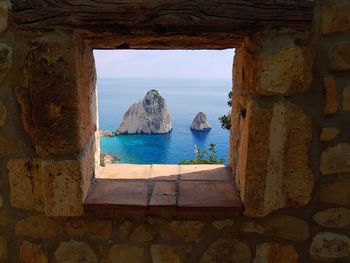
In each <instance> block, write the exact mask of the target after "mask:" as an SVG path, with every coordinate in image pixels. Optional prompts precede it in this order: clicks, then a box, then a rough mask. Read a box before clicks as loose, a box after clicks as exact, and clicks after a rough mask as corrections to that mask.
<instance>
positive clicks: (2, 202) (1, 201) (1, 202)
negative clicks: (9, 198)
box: [0, 195, 4, 208]
mask: <svg viewBox="0 0 350 263" xmlns="http://www.w3.org/2000/svg"><path fill="white" fill-rule="evenodd" d="M3 206H4V198H3V197H2V195H0V208H2V207H3Z"/></svg>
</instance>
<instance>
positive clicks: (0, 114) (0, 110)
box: [0, 100, 7, 128]
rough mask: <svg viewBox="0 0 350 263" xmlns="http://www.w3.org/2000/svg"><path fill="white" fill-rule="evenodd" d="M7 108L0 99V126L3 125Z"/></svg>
mask: <svg viewBox="0 0 350 263" xmlns="http://www.w3.org/2000/svg"><path fill="white" fill-rule="evenodd" d="M6 116H7V110H6V107H5V104H4V103H3V101H2V100H0V128H1V127H3V126H4V125H5V121H6Z"/></svg>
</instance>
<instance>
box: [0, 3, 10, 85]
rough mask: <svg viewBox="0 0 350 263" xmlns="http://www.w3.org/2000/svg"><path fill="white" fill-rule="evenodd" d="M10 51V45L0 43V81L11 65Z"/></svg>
mask: <svg viewBox="0 0 350 263" xmlns="http://www.w3.org/2000/svg"><path fill="white" fill-rule="evenodd" d="M0 32H1V3H0ZM12 53H13V50H12V48H11V47H9V46H7V44H6V43H0V83H1V82H3V80H4V79H5V78H6V76H7V74H8V70H9V69H10V67H11V65H12Z"/></svg>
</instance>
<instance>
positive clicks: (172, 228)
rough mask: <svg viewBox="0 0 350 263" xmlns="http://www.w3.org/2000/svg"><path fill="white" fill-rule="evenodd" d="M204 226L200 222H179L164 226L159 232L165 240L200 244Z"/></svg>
mask: <svg viewBox="0 0 350 263" xmlns="http://www.w3.org/2000/svg"><path fill="white" fill-rule="evenodd" d="M203 226H204V224H203V223H202V222H200V221H185V220H177V221H172V222H169V223H168V224H164V225H162V226H161V227H160V229H159V232H160V235H161V236H162V238H164V239H165V240H169V241H186V242H199V241H200V239H201V236H200V232H201V230H202V228H203Z"/></svg>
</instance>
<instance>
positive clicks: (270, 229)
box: [240, 215, 310, 241]
mask: <svg viewBox="0 0 350 263" xmlns="http://www.w3.org/2000/svg"><path fill="white" fill-rule="evenodd" d="M240 229H241V231H242V232H250V233H257V234H264V235H267V236H273V237H279V238H284V239H288V240H292V241H304V240H306V239H307V238H308V237H309V234H310V232H309V224H308V223H307V222H306V221H304V220H302V219H299V218H296V217H292V216H287V215H273V216H269V217H266V218H264V219H263V220H262V221H261V222H244V223H243V224H242V226H241V227H240Z"/></svg>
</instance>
